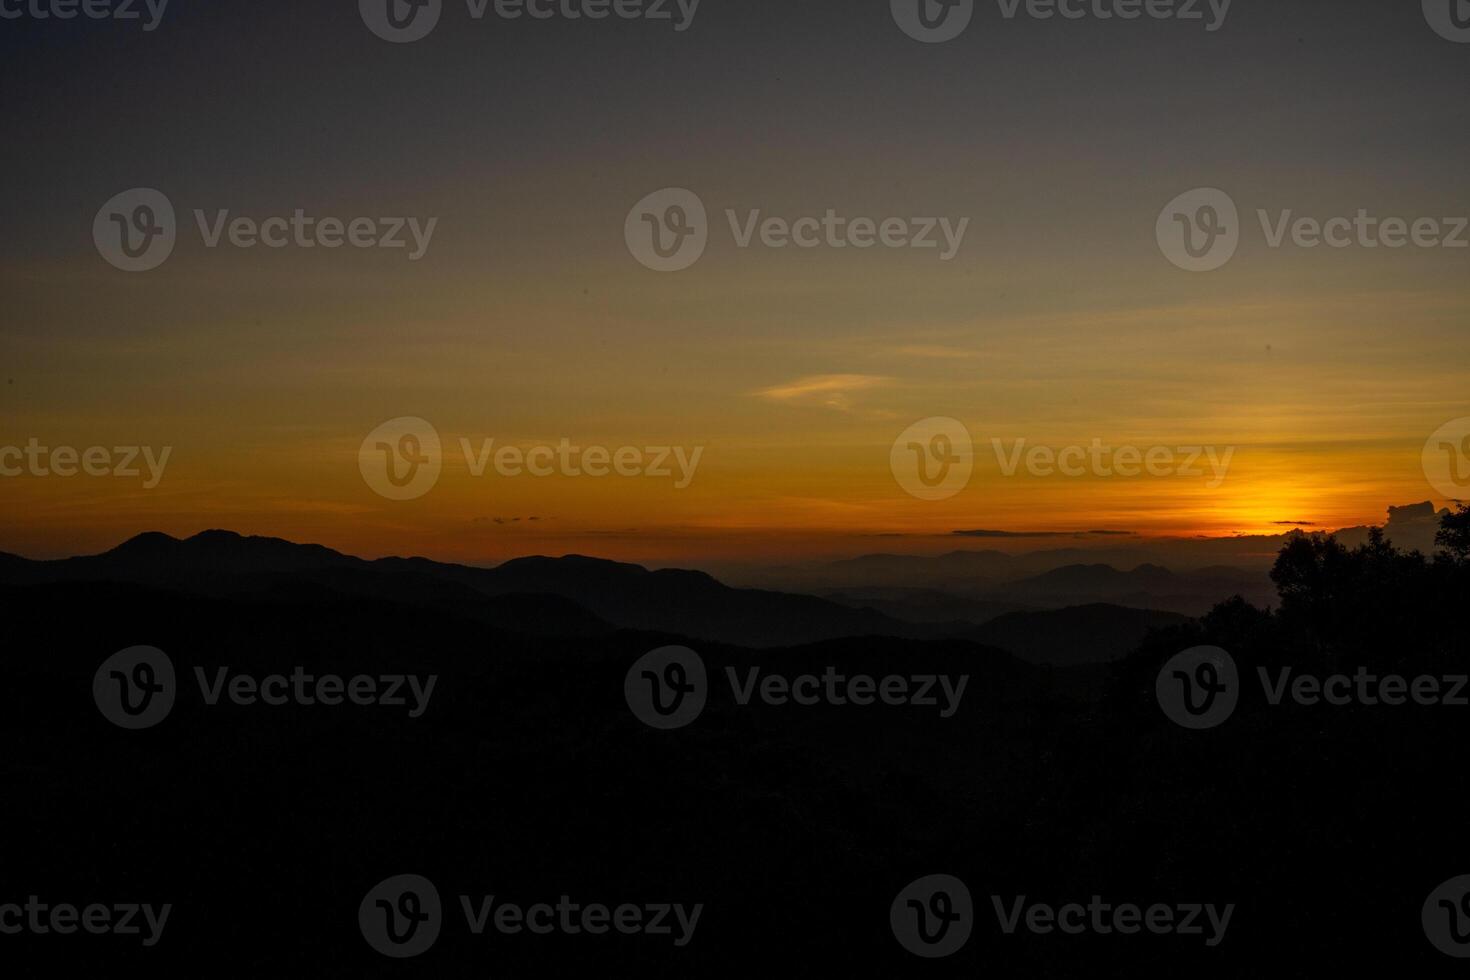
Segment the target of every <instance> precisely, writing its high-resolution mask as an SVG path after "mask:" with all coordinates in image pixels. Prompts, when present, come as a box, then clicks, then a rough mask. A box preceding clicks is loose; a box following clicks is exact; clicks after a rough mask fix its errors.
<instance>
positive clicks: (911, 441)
mask: <svg viewBox="0 0 1470 980" xmlns="http://www.w3.org/2000/svg"><path fill="white" fill-rule="evenodd" d="M888 468H889V470H890V471H891V472H892V473H893V478H894V480H896V481H898V485H899V486H900V487H901V488H903V491H904V492H905V493H907V494H909V495H910V496H912V497H917V498H918V499H920V500H947V499H948V498H950V497H953V496H954V495H955V494H957V493H959V492H960V491H962V490H964V489H965V487H967V486H969V483H970V475H971V473H973V472H974V469H975V444H974V442H973V441H972V440H971V438H970V430H969V429H967V428H965V425H964V423H963V422H960V421H959V420H957V419H952V418H947V417H944V416H935V417H932V418H927V419H920V420H919V421H917V422H915V423H914V424H913V425H911V426H909V427H908V428H907V429H904V430H903V432H901V433H899V436H898V438H897V439H895V440H894V441H893V447H892V448H891V449H890V450H889V452H888Z"/></svg>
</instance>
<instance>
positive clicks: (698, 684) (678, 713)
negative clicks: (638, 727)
mask: <svg viewBox="0 0 1470 980" xmlns="http://www.w3.org/2000/svg"><path fill="white" fill-rule="evenodd" d="M623 697H624V698H626V699H627V701H628V708H629V709H630V710H631V711H632V712H633V715H634V716H635V717H636V718H637V719H638V720H639V721H641V722H643V723H644V724H645V725H647V726H648V727H650V728H657V729H660V730H662V731H669V730H672V729H675V728H683V727H684V726H685V725H688V724H690V723H691V722H693V721H694V720H695V719H696V718H698V717H699V716H700V713H701V712H703V711H704V706H705V702H706V701H707V700H708V699H709V680H708V677H707V676H706V674H705V669H704V660H703V659H702V658H701V657H700V656H699V654H697V653H695V652H694V651H693V650H691V649H689V648H688V647H681V646H667V647H659V648H658V649H657V650H650V651H649V652H648V653H645V654H644V655H643V656H641V657H639V658H638V660H637V661H635V662H634V664H633V666H632V667H629V668H628V674H627V676H626V677H625V678H624V679H623Z"/></svg>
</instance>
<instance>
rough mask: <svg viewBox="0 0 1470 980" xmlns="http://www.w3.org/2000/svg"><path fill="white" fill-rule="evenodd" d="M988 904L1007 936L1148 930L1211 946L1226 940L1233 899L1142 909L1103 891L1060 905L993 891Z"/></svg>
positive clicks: (1180, 903) (1152, 906) (1119, 933)
mask: <svg viewBox="0 0 1470 980" xmlns="http://www.w3.org/2000/svg"><path fill="white" fill-rule="evenodd" d="M990 904H991V905H992V906H994V908H995V917H996V919H997V920H998V922H999V923H1000V929H1001V932H1003V933H1005V934H1006V935H1007V936H1011V935H1015V933H1016V932H1017V930H1019V929H1023V928H1024V929H1025V930H1026V931H1027V932H1030V933H1033V934H1035V935H1040V936H1045V935H1050V934H1052V933H1061V934H1063V935H1067V936H1081V935H1085V934H1093V935H1098V936H1111V935H1123V936H1130V935H1136V934H1138V933H1139V932H1148V933H1150V934H1152V935H1155V936H1169V935H1174V936H1200V937H1202V938H1204V941H1205V945H1206V946H1208V947H1211V948H1213V947H1215V946H1218V945H1220V944H1221V943H1222V942H1224V941H1225V933H1226V931H1227V930H1228V929H1229V928H1230V920H1231V918H1232V917H1233V916H1234V915H1235V903H1233V902H1231V903H1228V904H1225V905H1216V904H1214V903H1205V902H1179V903H1169V904H1166V903H1163V902H1156V903H1154V904H1153V905H1149V906H1147V907H1145V906H1142V905H1135V904H1133V903H1132V902H1120V903H1117V904H1114V903H1113V902H1108V901H1104V900H1103V897H1102V896H1101V895H1093V896H1092V898H1091V900H1090V901H1088V902H1086V903H1083V902H1068V903H1067V904H1065V905H1060V906H1058V905H1050V904H1047V903H1045V902H1028V901H1027V900H1026V896H1025V895H1019V896H1016V897H1014V898H1013V899H1011V900H1010V901H1009V902H1007V901H1006V900H1005V899H1003V898H1002V897H1001V896H1000V895H992V896H990ZM1207 929H1208V932H1206V930H1207Z"/></svg>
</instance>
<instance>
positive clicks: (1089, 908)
mask: <svg viewBox="0 0 1470 980" xmlns="http://www.w3.org/2000/svg"><path fill="white" fill-rule="evenodd" d="M990 904H991V907H992V908H993V909H994V912H995V919H996V925H997V926H998V927H999V929H1000V932H1001V934H1002V935H1006V936H1013V935H1015V934H1016V933H1018V932H1022V931H1025V932H1029V933H1032V934H1034V935H1038V936H1046V935H1050V934H1053V933H1060V934H1063V935H1068V936H1080V935H1089V934H1090V935H1096V936H1111V935H1120V936H1131V935H1137V934H1139V933H1148V934H1151V935H1156V936H1169V935H1174V936H1198V937H1200V938H1201V939H1203V940H1204V944H1205V945H1206V946H1208V947H1215V946H1218V945H1220V943H1221V942H1223V941H1224V939H1225V934H1226V932H1227V930H1228V929H1229V928H1230V920H1231V918H1232V917H1233V916H1234V914H1235V905H1234V903H1230V904H1226V905H1216V904H1213V903H1204V902H1154V903H1151V904H1147V905H1140V904H1136V903H1133V902H1112V901H1106V900H1104V899H1103V897H1102V896H1101V895H1092V896H1091V897H1090V898H1089V899H1088V900H1087V901H1086V902H1066V903H1063V904H1060V905H1057V904H1052V903H1047V902H1036V901H1028V899H1027V896H1025V895H1013V896H1003V895H991V896H990ZM888 916H889V924H890V926H891V927H892V929H893V935H894V938H895V939H897V940H898V942H899V945H901V946H903V948H904V949H906V950H908V951H909V952H911V953H913V954H914V955H916V956H922V957H925V958H927V959H937V958H939V957H944V956H949V955H951V954H953V953H956V952H958V951H959V950H960V949H961V948H962V947H963V946H964V945H965V943H966V942H968V941H969V938H970V935H971V933H972V932H973V931H974V928H975V925H976V912H975V906H974V902H973V900H972V899H971V897H970V890H969V888H967V887H966V886H965V883H964V882H962V881H961V880H960V879H958V878H956V877H955V876H954V875H926V876H925V877H923V878H919V879H916V880H915V881H912V882H910V883H909V884H908V885H906V886H905V887H904V888H903V889H902V890H901V891H900V892H899V893H898V896H897V897H896V898H894V900H893V903H892V904H891V905H890V906H889V913H888Z"/></svg>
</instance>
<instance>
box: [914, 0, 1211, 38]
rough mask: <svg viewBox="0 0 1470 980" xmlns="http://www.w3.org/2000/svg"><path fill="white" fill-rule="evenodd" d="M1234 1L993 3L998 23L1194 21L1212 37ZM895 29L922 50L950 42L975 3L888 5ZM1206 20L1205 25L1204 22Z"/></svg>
mask: <svg viewBox="0 0 1470 980" xmlns="http://www.w3.org/2000/svg"><path fill="white" fill-rule="evenodd" d="M1233 2H1234V0H1147V2H1145V0H996V4H995V5H996V8H997V10H998V12H999V14H1000V16H1001V18H1002V19H1004V20H1008V21H1012V20H1015V19H1016V18H1017V17H1022V16H1024V17H1027V18H1029V19H1031V20H1057V19H1060V20H1065V21H1081V20H1093V21H1112V20H1125V21H1127V20H1138V19H1139V18H1141V17H1147V18H1149V19H1150V20H1177V21H1181V22H1189V21H1199V22H1202V23H1204V26H1205V31H1206V32H1207V33H1211V34H1213V33H1214V32H1215V31H1218V30H1219V29H1220V28H1222V27H1224V26H1225V18H1226V17H1228V16H1229V14H1230V5H1231V4H1232V3H1233ZM889 6H890V8H891V10H892V12H893V20H894V23H896V24H898V26H899V28H900V29H901V30H902V31H903V32H904V33H905V34H907V35H908V36H909V37H911V38H913V39H914V40H915V41H923V42H924V43H926V44H940V43H942V42H944V41H952V40H954V39H955V38H957V37H959V36H960V35H961V34H963V33H964V32H965V29H966V28H967V27H969V26H970V19H971V18H972V17H973V16H974V13H975V2H974V0H889ZM1207 18H1208V19H1207Z"/></svg>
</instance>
